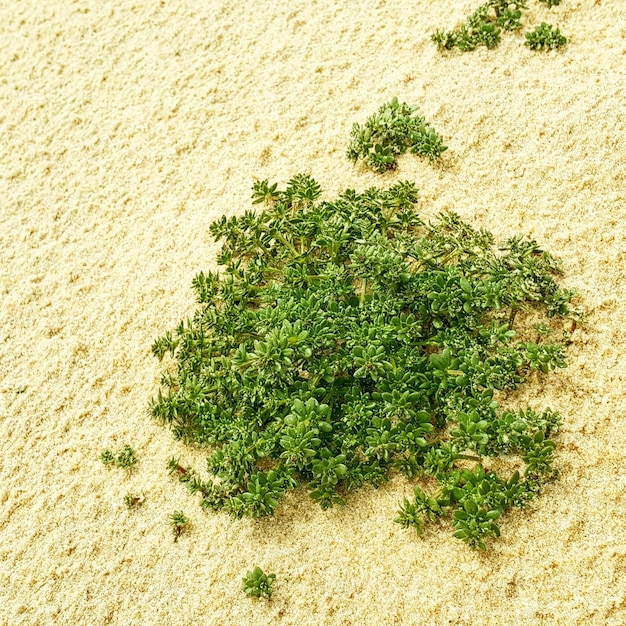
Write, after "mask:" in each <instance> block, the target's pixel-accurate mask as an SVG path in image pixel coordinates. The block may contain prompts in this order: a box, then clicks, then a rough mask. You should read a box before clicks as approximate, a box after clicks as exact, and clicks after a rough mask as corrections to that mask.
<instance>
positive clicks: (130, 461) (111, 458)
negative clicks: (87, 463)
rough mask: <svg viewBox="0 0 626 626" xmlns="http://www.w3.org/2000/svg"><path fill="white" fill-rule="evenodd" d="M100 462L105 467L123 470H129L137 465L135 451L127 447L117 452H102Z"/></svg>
mask: <svg viewBox="0 0 626 626" xmlns="http://www.w3.org/2000/svg"><path fill="white" fill-rule="evenodd" d="M100 460H101V461H102V463H104V464H105V465H115V467H121V468H124V469H130V468H131V467H133V465H135V463H137V457H136V455H135V451H134V450H133V449H132V448H131V447H130V446H128V445H126V446H124V447H123V448H122V450H120V451H119V452H112V451H111V450H103V451H102V454H100Z"/></svg>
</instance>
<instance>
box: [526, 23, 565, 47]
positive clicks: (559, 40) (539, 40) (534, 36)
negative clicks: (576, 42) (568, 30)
mask: <svg viewBox="0 0 626 626" xmlns="http://www.w3.org/2000/svg"><path fill="white" fill-rule="evenodd" d="M566 43H567V39H566V38H565V37H563V35H561V31H560V30H559V29H558V28H555V27H554V26H551V25H550V24H546V23H545V22H541V24H540V25H539V26H537V28H535V30H533V31H531V32H529V33H526V45H527V46H528V47H529V48H530V49H531V50H544V49H548V50H554V49H555V48H560V47H561V46H564V45H565V44H566Z"/></svg>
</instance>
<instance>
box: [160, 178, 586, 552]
mask: <svg viewBox="0 0 626 626" xmlns="http://www.w3.org/2000/svg"><path fill="white" fill-rule="evenodd" d="M320 195H321V189H320V186H319V185H318V183H317V182H316V181H315V180H314V179H312V178H311V177H309V176H306V175H298V176H296V177H294V178H293V179H291V180H290V181H289V182H288V183H287V185H286V188H285V189H283V190H279V189H278V187H277V185H276V184H273V185H270V184H269V183H268V181H260V182H257V183H255V184H254V188H253V200H254V202H255V203H259V204H261V203H263V204H264V205H265V206H264V209H263V210H260V211H247V212H246V213H244V214H243V215H242V216H240V217H231V218H227V217H222V218H221V219H219V220H217V221H216V222H214V223H213V224H212V225H211V227H210V231H211V233H212V235H213V236H214V238H215V239H216V241H221V242H222V249H221V251H220V253H219V255H218V258H217V261H218V264H219V265H220V266H221V268H222V269H221V271H220V272H217V271H209V272H206V273H204V272H201V273H200V274H198V275H197V276H196V277H195V278H194V280H193V288H194V290H195V292H196V295H197V300H198V303H199V305H200V306H199V308H198V310H197V312H196V313H195V314H194V316H193V317H192V318H190V319H187V320H185V321H183V322H181V323H180V325H179V326H178V327H177V328H176V329H175V330H174V331H172V332H167V333H166V334H165V335H164V336H162V337H161V338H159V339H157V340H156V341H155V343H154V344H153V346H152V351H153V353H154V355H155V356H156V357H158V358H159V359H160V360H161V359H164V358H165V357H166V355H167V360H166V362H167V363H168V368H167V371H166V372H165V373H164V374H163V376H162V380H161V386H162V389H160V390H159V392H158V396H157V397H156V398H154V399H153V400H152V401H151V413H152V415H153V417H154V418H156V419H157V420H159V421H160V422H161V423H163V424H166V425H168V426H169V427H170V428H171V429H172V431H173V433H174V435H175V436H176V437H177V438H179V439H182V440H183V441H186V442H189V443H193V444H195V445H197V446H203V447H208V448H210V449H211V450H212V451H211V452H210V455H209V456H208V459H207V469H208V473H209V477H208V478H206V479H205V478H202V477H201V476H200V475H199V474H198V473H197V472H196V471H195V470H193V469H192V468H185V467H183V466H182V465H181V464H180V462H179V460H178V459H171V460H170V461H169V463H168V467H169V470H170V472H171V473H175V474H176V475H177V476H178V477H179V479H180V480H181V481H182V482H184V483H186V484H187V486H188V488H189V490H190V491H191V492H192V493H199V494H200V495H201V500H202V506H203V507H205V508H207V509H211V510H216V511H217V510H223V511H225V512H227V513H228V514H230V515H231V516H232V517H233V518H241V517H244V516H246V517H251V518H256V517H261V516H267V515H272V514H273V513H274V512H275V511H276V508H277V507H278V505H279V503H280V501H281V500H282V499H283V498H284V496H285V494H286V493H287V492H288V491H289V490H291V489H293V488H294V487H296V486H297V485H298V484H304V485H306V487H307V489H308V492H309V494H310V497H311V498H312V499H313V500H314V501H315V502H317V503H318V504H319V505H320V506H321V507H322V508H324V509H326V508H328V507H331V506H333V505H335V504H343V503H344V502H345V499H346V496H347V495H348V494H349V492H350V491H352V490H354V489H356V488H359V487H361V486H363V485H366V484H370V485H375V486H376V485H380V484H382V483H383V482H385V481H386V480H388V478H389V477H390V476H391V475H393V474H394V473H397V472H401V473H402V474H404V475H406V476H407V477H409V478H411V479H416V480H418V481H426V483H424V484H422V483H420V484H422V486H424V485H425V484H428V485H431V486H432V484H433V481H434V484H436V485H438V487H437V488H436V489H430V491H429V492H428V493H425V492H423V491H422V490H421V488H419V490H418V489H416V490H415V499H414V500H413V501H412V502H410V501H408V500H406V501H405V503H404V504H403V505H402V508H401V511H400V513H399V517H398V519H397V521H398V522H399V523H401V524H403V525H404V526H413V527H415V528H417V529H418V530H420V529H421V527H422V526H423V524H424V522H425V521H427V520H433V519H435V518H437V517H441V516H444V515H449V516H450V515H451V516H452V517H451V519H452V524H453V526H454V528H455V536H456V537H458V538H459V539H462V540H464V541H466V542H467V543H468V544H469V545H470V546H472V547H479V548H483V547H484V545H485V544H484V540H485V539H486V538H488V537H490V536H495V535H497V534H498V532H499V531H498V527H497V525H496V520H497V519H498V518H499V517H500V515H502V514H503V513H504V512H505V511H506V510H507V509H508V508H510V507H512V506H523V505H524V504H525V502H527V501H528V500H529V499H530V498H531V497H534V495H536V494H537V493H538V492H539V491H540V489H541V486H542V485H543V484H544V483H545V481H546V480H548V479H550V478H551V477H553V476H554V475H555V470H554V468H553V454H554V449H555V445H554V443H553V442H552V440H551V439H550V436H551V435H552V434H553V433H555V432H556V431H557V429H558V426H559V416H558V414H557V413H555V412H553V411H551V410H550V409H545V410H542V411H540V412H537V411H534V410H533V409H530V408H526V409H521V410H508V409H507V410H504V409H502V408H501V407H500V406H499V404H498V402H497V401H496V399H495V398H496V394H497V393H498V392H499V391H508V390H514V389H517V388H518V387H519V385H520V384H522V383H523V382H524V380H525V379H527V378H528V377H529V376H535V375H537V374H538V373H540V372H548V371H550V370H553V369H555V368H561V367H565V365H566V363H565V358H564V357H565V355H564V350H565V346H564V341H565V340H566V337H565V331H564V330H563V328H564V327H563V320H564V319H565V318H567V317H575V315H576V312H575V310H574V309H572V307H571V299H572V297H573V292H572V291H570V290H567V289H563V288H562V287H560V286H559V285H558V283H557V282H556V277H558V275H559V274H560V273H561V266H560V263H559V261H558V260H557V259H556V258H554V257H553V256H551V255H550V254H549V253H548V252H545V251H543V250H541V249H540V248H539V247H538V245H537V243H536V242H534V241H527V240H524V239H522V238H521V237H514V238H512V239H509V240H508V241H506V242H504V243H503V244H502V245H500V246H496V244H495V242H494V238H493V236H492V235H491V234H490V233H489V232H487V231H485V230H475V229H474V228H472V227H471V226H470V225H469V224H467V223H465V222H463V221H462V220H461V219H460V218H459V216H458V215H456V214H455V213H444V214H441V215H439V216H438V217H437V218H436V219H434V220H433V221H431V222H427V221H425V220H424V219H422V218H421V217H420V216H419V215H418V213H417V212H416V203H417V189H416V188H415V186H414V185H413V184H412V183H408V182H404V183H398V184H396V185H394V186H393V187H391V188H389V189H386V190H383V189H378V188H371V189H368V190H366V191H365V192H362V193H357V192H356V191H354V190H347V191H345V192H344V193H342V194H341V195H340V196H339V197H338V198H337V199H335V200H333V201H320V200H319V198H320ZM527 313H532V314H533V315H534V316H535V317H537V316H539V317H540V318H541V323H542V324H543V326H542V329H543V332H541V333H540V332H538V331H537V332H534V333H533V338H532V340H531V339H530V338H529V337H528V336H526V335H528V332H527V331H528V329H527V328H526V326H527V324H524V318H525V317H526V314H527ZM546 329H548V330H552V331H553V334H558V332H563V333H564V334H563V337H564V341H561V342H559V341H554V342H549V341H548V340H547V337H548V336H549V333H548V332H547V330H546ZM520 335H521V336H520ZM498 456H505V457H506V458H507V459H509V461H511V459H512V460H513V461H514V462H515V464H516V468H517V469H516V470H515V471H514V472H513V471H511V472H509V474H507V475H503V476H501V475H499V474H496V472H494V471H487V470H485V469H484V466H485V457H490V458H492V459H493V458H495V457H498Z"/></svg>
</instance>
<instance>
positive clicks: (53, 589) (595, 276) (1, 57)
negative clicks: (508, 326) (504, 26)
mask: <svg viewBox="0 0 626 626" xmlns="http://www.w3.org/2000/svg"><path fill="white" fill-rule="evenodd" d="M478 4H479V3H478V2H477V1H476V0H460V1H458V2H447V1H444V0H415V1H413V2H404V1H402V2H401V1H400V0H386V1H385V0H378V1H376V0H374V1H371V2H369V1H368V2H365V1H364V0H358V1H357V0H354V1H351V2H345V3H338V2H334V1H331V0H306V1H304V0H293V1H290V2H274V1H269V0H266V1H265V2H258V3H252V2H232V1H231V0H181V1H180V2H173V1H170V0H162V1H159V0H117V1H110V2H109V1H102V0H100V1H96V0H93V1H91V0H74V1H72V0H4V1H3V2H0V446H1V454H0V625H1V626H18V625H22V624H26V625H42V626H47V625H49V624H71V625H74V626H97V625H105V624H113V625H124V626H127V625H129V624H132V625H159V626H160V625H170V624H171V625H176V626H192V625H199V624H208V625H225V626H226V625H243V626H247V625H257V624H258V625H265V624H268V625H269V624H294V625H299V626H307V625H311V626H316V625H339V624H341V625H352V624H359V625H370V624H371V625H379V624H383V625H392V624H395V625H404V624H407V625H413V624H414V625H422V624H424V625H440V624H442V625H443V624H463V625H474V624H486V625H491V624H493V625H508V624H511V625H513V624H516V625H517V624H521V625H539V624H564V625H581V626H582V625H612V626H619V625H623V624H626V463H625V462H624V457H625V454H626V396H625V387H624V385H625V381H626V332H625V328H626V227H625V225H624V224H625V222H626V80H625V79H626V3H624V0H595V2H592V1H591V0H589V1H587V2H582V1H575V0H563V1H562V3H561V5H560V6H558V7H555V8H553V9H552V10H549V9H547V8H546V7H545V6H544V5H540V4H539V3H538V2H536V0H529V6H530V8H529V10H528V11H527V12H526V14H525V24H526V25H532V26H534V25H537V24H539V23H540V22H541V21H548V22H550V23H552V24H558V26H559V27H560V28H561V31H562V32H563V34H565V35H566V36H567V37H568V39H569V42H568V45H567V46H566V47H565V48H564V49H562V50H560V51H558V52H551V53H545V54H541V53H535V52H532V51H530V50H528V49H527V48H526V47H525V46H524V45H523V42H524V36H523V32H524V31H525V30H527V29H528V27H527V26H526V27H525V28H524V29H522V31H521V32H519V33H517V34H513V35H508V36H506V37H504V38H503V41H502V44H501V45H500V47H499V48H497V49H496V50H493V51H488V50H486V49H485V48H481V49H478V50H476V51H475V52H473V53H467V54H461V53H459V52H450V53H446V54H440V53H438V52H437V50H436V49H435V47H434V45H433V44H432V43H431V41H430V34H431V33H432V32H433V31H434V30H435V29H436V28H439V27H452V26H454V25H455V24H457V23H458V22H460V21H461V20H462V19H463V18H464V16H465V15H467V14H468V13H470V12H471V11H473V10H474V9H475V8H476V6H477V5H478ZM393 96H397V97H398V98H399V99H400V100H401V101H407V102H409V103H411V104H418V105H419V106H420V109H421V112H422V114H423V115H424V116H425V117H426V118H427V119H429V120H430V121H431V122H432V123H433V126H434V127H435V128H436V129H437V131H438V132H439V133H440V134H441V135H443V137H444V139H445V142H446V144H447V145H448V146H449V149H448V151H447V152H446V153H445V154H444V157H443V159H442V161H441V163H439V164H429V163H428V160H426V159H422V158H419V157H417V156H413V155H405V156H404V157H401V158H400V160H399V166H398V169H397V171H395V172H391V173H388V174H386V175H384V176H381V175H379V174H376V173H374V172H371V171H369V170H367V169H365V168H364V167H362V166H355V165H353V164H352V163H351V162H350V161H348V160H347V159H346V158H345V151H346V148H347V143H348V137H349V134H350V130H351V128H352V124H353V123H354V122H363V121H364V120H365V118H366V117H367V116H368V115H370V114H371V113H373V112H374V111H375V110H376V109H377V108H378V107H379V106H380V105H381V104H383V103H384V102H386V101H388V100H389V99H391V98H392V97H393ZM300 172H302V173H307V174H311V175H312V176H313V177H314V178H315V179H316V180H317V181H318V182H319V183H320V184H321V186H322V188H323V189H324V190H325V196H324V197H326V198H329V199H330V198H333V197H335V196H336V194H338V193H339V192H341V191H343V190H345V189H346V188H354V189H358V190H364V189H365V188H367V187H370V186H372V185H377V186H388V185H391V184H392V183H393V182H395V181H398V180H411V181H415V183H416V184H417V186H418V187H419V189H420V203H419V210H420V211H422V212H423V214H424V215H427V216H429V215H435V214H436V213H437V212H439V211H442V210H447V209H452V210H455V211H456V212H458V213H459V214H460V215H461V216H462V217H463V219H466V220H468V221H469V222H470V223H471V224H473V225H474V226H476V227H484V228H487V229H489V230H491V231H493V232H494V234H495V235H496V237H497V238H498V239H500V240H502V239H504V238H507V237H509V236H512V235H515V234H524V235H527V236H529V237H531V238H534V239H536V240H537V241H538V242H539V244H540V245H541V246H542V247H544V248H545V249H547V250H549V251H551V252H552V253H554V254H556V255H558V256H560V257H561V258H562V260H563V264H564V268H565V275H564V278H563V282H564V284H566V285H567V286H568V287H573V288H576V289H578V291H579V294H580V303H581V304H582V306H583V307H584V308H585V309H586V311H587V313H588V318H587V322H586V324H584V325H579V327H578V329H577V330H576V331H575V333H574V335H573V343H572V345H571V347H570V352H569V367H568V368H567V369H564V370H560V371H558V372H557V373H554V374H552V375H550V376H548V377H545V378H543V379H541V380H538V381H537V382H536V383H535V384H532V385H528V386H527V387H525V388H522V389H521V390H520V392H519V394H517V398H516V399H515V400H516V401H517V402H519V404H520V406H525V405H527V404H530V405H531V406H534V407H536V408H539V409H541V408H543V407H546V406H551V407H552V408H553V409H555V410H558V411H559V412H560V413H561V414H562V416H563V421H564V423H563V428H562V431H561V433H560V435H559V437H558V439H557V441H558V443H559V448H558V456H557V467H558V469H559V470H560V472H561V479H560V480H559V481H557V482H554V483H552V484H551V485H550V486H549V487H548V488H547V489H546V492H545V494H544V495H543V496H542V497H541V498H539V499H538V500H536V501H534V502H533V503H532V504H531V506H529V508H528V509H526V510H524V511H516V512H513V513H512V514H511V515H509V516H508V517H507V518H506V519H504V520H503V521H502V524H501V530H502V538H501V539H500V540H498V541H495V542H492V543H490V545H489V550H488V551H487V552H486V553H484V554H483V553H476V552H473V551H471V550H469V549H468V548H467V547H466V546H465V545H464V544H463V543H461V542H459V541H458V540H456V539H454V538H453V537H452V533H451V530H450V526H447V525H442V526H441V527H438V526H432V527H430V528H429V529H428V530H427V531H426V532H425V533H424V535H423V536H422V537H421V538H419V537H417V536H416V535H415V533H413V532H411V531H407V530H404V529H402V528H401V527H400V526H399V525H398V524H394V523H393V519H394V517H395V513H396V510H397V508H398V503H399V502H400V501H401V499H402V497H403V496H405V495H407V496H408V495H409V494H410V493H411V489H412V487H411V485H410V484H409V482H408V481H406V480H404V479H401V478H396V479H394V480H392V481H391V482H390V483H388V484H386V485H384V486H383V487H381V488H380V489H378V490H375V489H372V488H366V489H363V490H361V491H359V492H358V493H355V494H354V495H351V496H350V497H349V499H348V504H347V506H346V507H343V508H334V509H330V510H328V511H322V510H321V509H320V508H319V507H318V506H317V505H315V504H314V503H312V502H311V501H310V500H309V498H308V496H307V495H306V492H305V491H304V490H298V491H296V492H294V493H293V494H291V495H290V496H289V498H288V499H287V501H286V502H285V503H284V505H283V506H282V507H281V508H280V510H279V512H278V514H277V515H276V517H275V518H273V519H267V520H262V521H256V522H253V521H249V520H246V521H241V522H232V521H231V520H230V519H229V518H228V517H227V516H226V515H220V514H213V513H205V512H203V511H202V509H201V508H200V507H199V506H198V500H197V497H193V496H191V495H189V494H188V493H187V491H186V489H185V487H184V485H181V484H179V483H178V482H176V480H174V479H173V478H172V477H170V476H168V473H167V469H166V461H167V459H168V458H169V457H171V456H172V455H176V456H180V457H181V458H182V459H183V461H184V462H185V463H186V464H194V465H195V466H196V467H197V468H199V469H200V470H203V469H204V459H205V457H206V454H205V452H204V451H202V450H192V449H190V448H188V447H186V446H184V445H183V444H181V443H180V442H176V441H174V440H173V438H172V435H171V433H170V432H169V431H168V430H166V429H165V428H163V427H161V426H160V425H159V424H157V423H155V422H154V421H153V420H152V419H151V418H150V416H149V414H148V411H147V407H148V401H149V399H150V398H151V397H152V396H153V395H155V394H156V392H157V389H158V382H159V378H160V375H161V373H162V366H161V365H160V364H159V362H158V361H157V359H155V358H154V357H153V356H152V355H151V353H150V347H151V345H152V342H153V341H154V340H155V339H156V338H157V337H159V336H161V335H162V334H164V333H165V331H167V330H171V329H173V328H174V327H175V326H176V325H177V324H178V323H179V321H180V320H181V319H183V318H185V317H187V316H189V315H190V314H191V313H192V312H193V311H194V310H195V307H196V305H195V301H194V293H193V291H192V289H191V280H192V278H193V277H194V276H195V274H196V273H198V272H199V271H200V270H207V269H212V268H214V259H215V254H216V251H217V249H218V248H217V246H216V244H215V243H214V242H213V241H212V240H211V238H210V235H209V234H208V227H209V225H210V223H211V222H212V221H213V220H214V219H216V218H218V217H219V216H221V215H222V214H226V215H235V214H238V213H242V212H243V211H245V210H246V209H249V208H250V207H251V204H250V192H251V187H252V183H253V182H254V181H255V180H257V179H265V178H267V179H270V181H277V182H279V184H280V185H283V184H284V183H285V182H286V181H287V180H289V178H291V177H292V176H294V175H295V174H298V173H300ZM125 444H130V445H131V446H132V447H133V448H134V449H135V450H136V451H137V455H138V457H139V463H138V465H137V466H136V469H135V470H134V471H133V472H132V473H129V474H126V473H125V472H124V471H123V470H118V469H115V468H108V467H105V466H104V465H103V464H102V463H101V462H100V460H99V456H100V453H101V451H102V450H103V449H104V448H111V449H120V448H122V447H123V446H124V445H125ZM129 491H132V492H143V493H145V496H146V500H145V503H144V505H143V506H142V507H141V508H139V509H138V510H136V511H128V510H127V509H126V507H125V506H124V503H123V498H124V495H125V494H126V493H127V492H129ZM174 510H183V511H184V512H185V513H186V514H187V516H188V517H189V518H190V520H191V524H192V525H191V528H190V530H189V532H188V533H186V534H184V535H183V536H182V537H181V538H180V540H179V541H178V542H176V543H175V542H174V541H173V534H172V529H171V528H170V527H169V526H168V524H167V517H168V515H170V514H171V513H172V512H173V511H174ZM254 565H260V566H261V567H262V568H263V569H264V570H265V571H266V572H274V573H276V575H277V580H276V583H275V592H274V597H273V599H272V600H271V602H264V601H260V602H256V601H253V600H251V599H250V598H248V597H246V596H245V595H244V594H243V592H242V589H241V578H242V576H243V575H244V574H245V573H246V570H248V569H250V568H252V567H253V566H254Z"/></svg>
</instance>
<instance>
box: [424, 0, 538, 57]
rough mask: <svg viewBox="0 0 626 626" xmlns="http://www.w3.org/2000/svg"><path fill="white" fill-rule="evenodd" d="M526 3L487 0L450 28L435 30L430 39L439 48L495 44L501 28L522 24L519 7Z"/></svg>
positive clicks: (467, 47)
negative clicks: (457, 24)
mask: <svg viewBox="0 0 626 626" xmlns="http://www.w3.org/2000/svg"><path fill="white" fill-rule="evenodd" d="M527 8H528V6H527V5H526V2H524V0H517V1H515V2H509V0H488V1H487V2H485V3H484V4H482V5H481V6H480V7H478V9H476V11H474V13H472V14H471V15H468V16H467V18H466V19H465V22H464V23H463V24H462V25H461V26H459V27H458V28H456V29H454V30H452V31H445V30H437V31H435V32H434V33H433V35H432V37H431V39H432V41H433V42H434V43H435V44H437V49H439V50H451V49H452V48H458V49H459V50H461V51H463V52H465V51H468V50H474V49H475V48H477V47H478V46H480V45H483V46H487V48H495V47H496V46H497V45H498V44H499V43H500V40H501V32H502V30H505V31H513V30H517V29H518V28H520V26H521V25H522V23H521V21H520V20H521V17H522V9H527Z"/></svg>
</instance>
